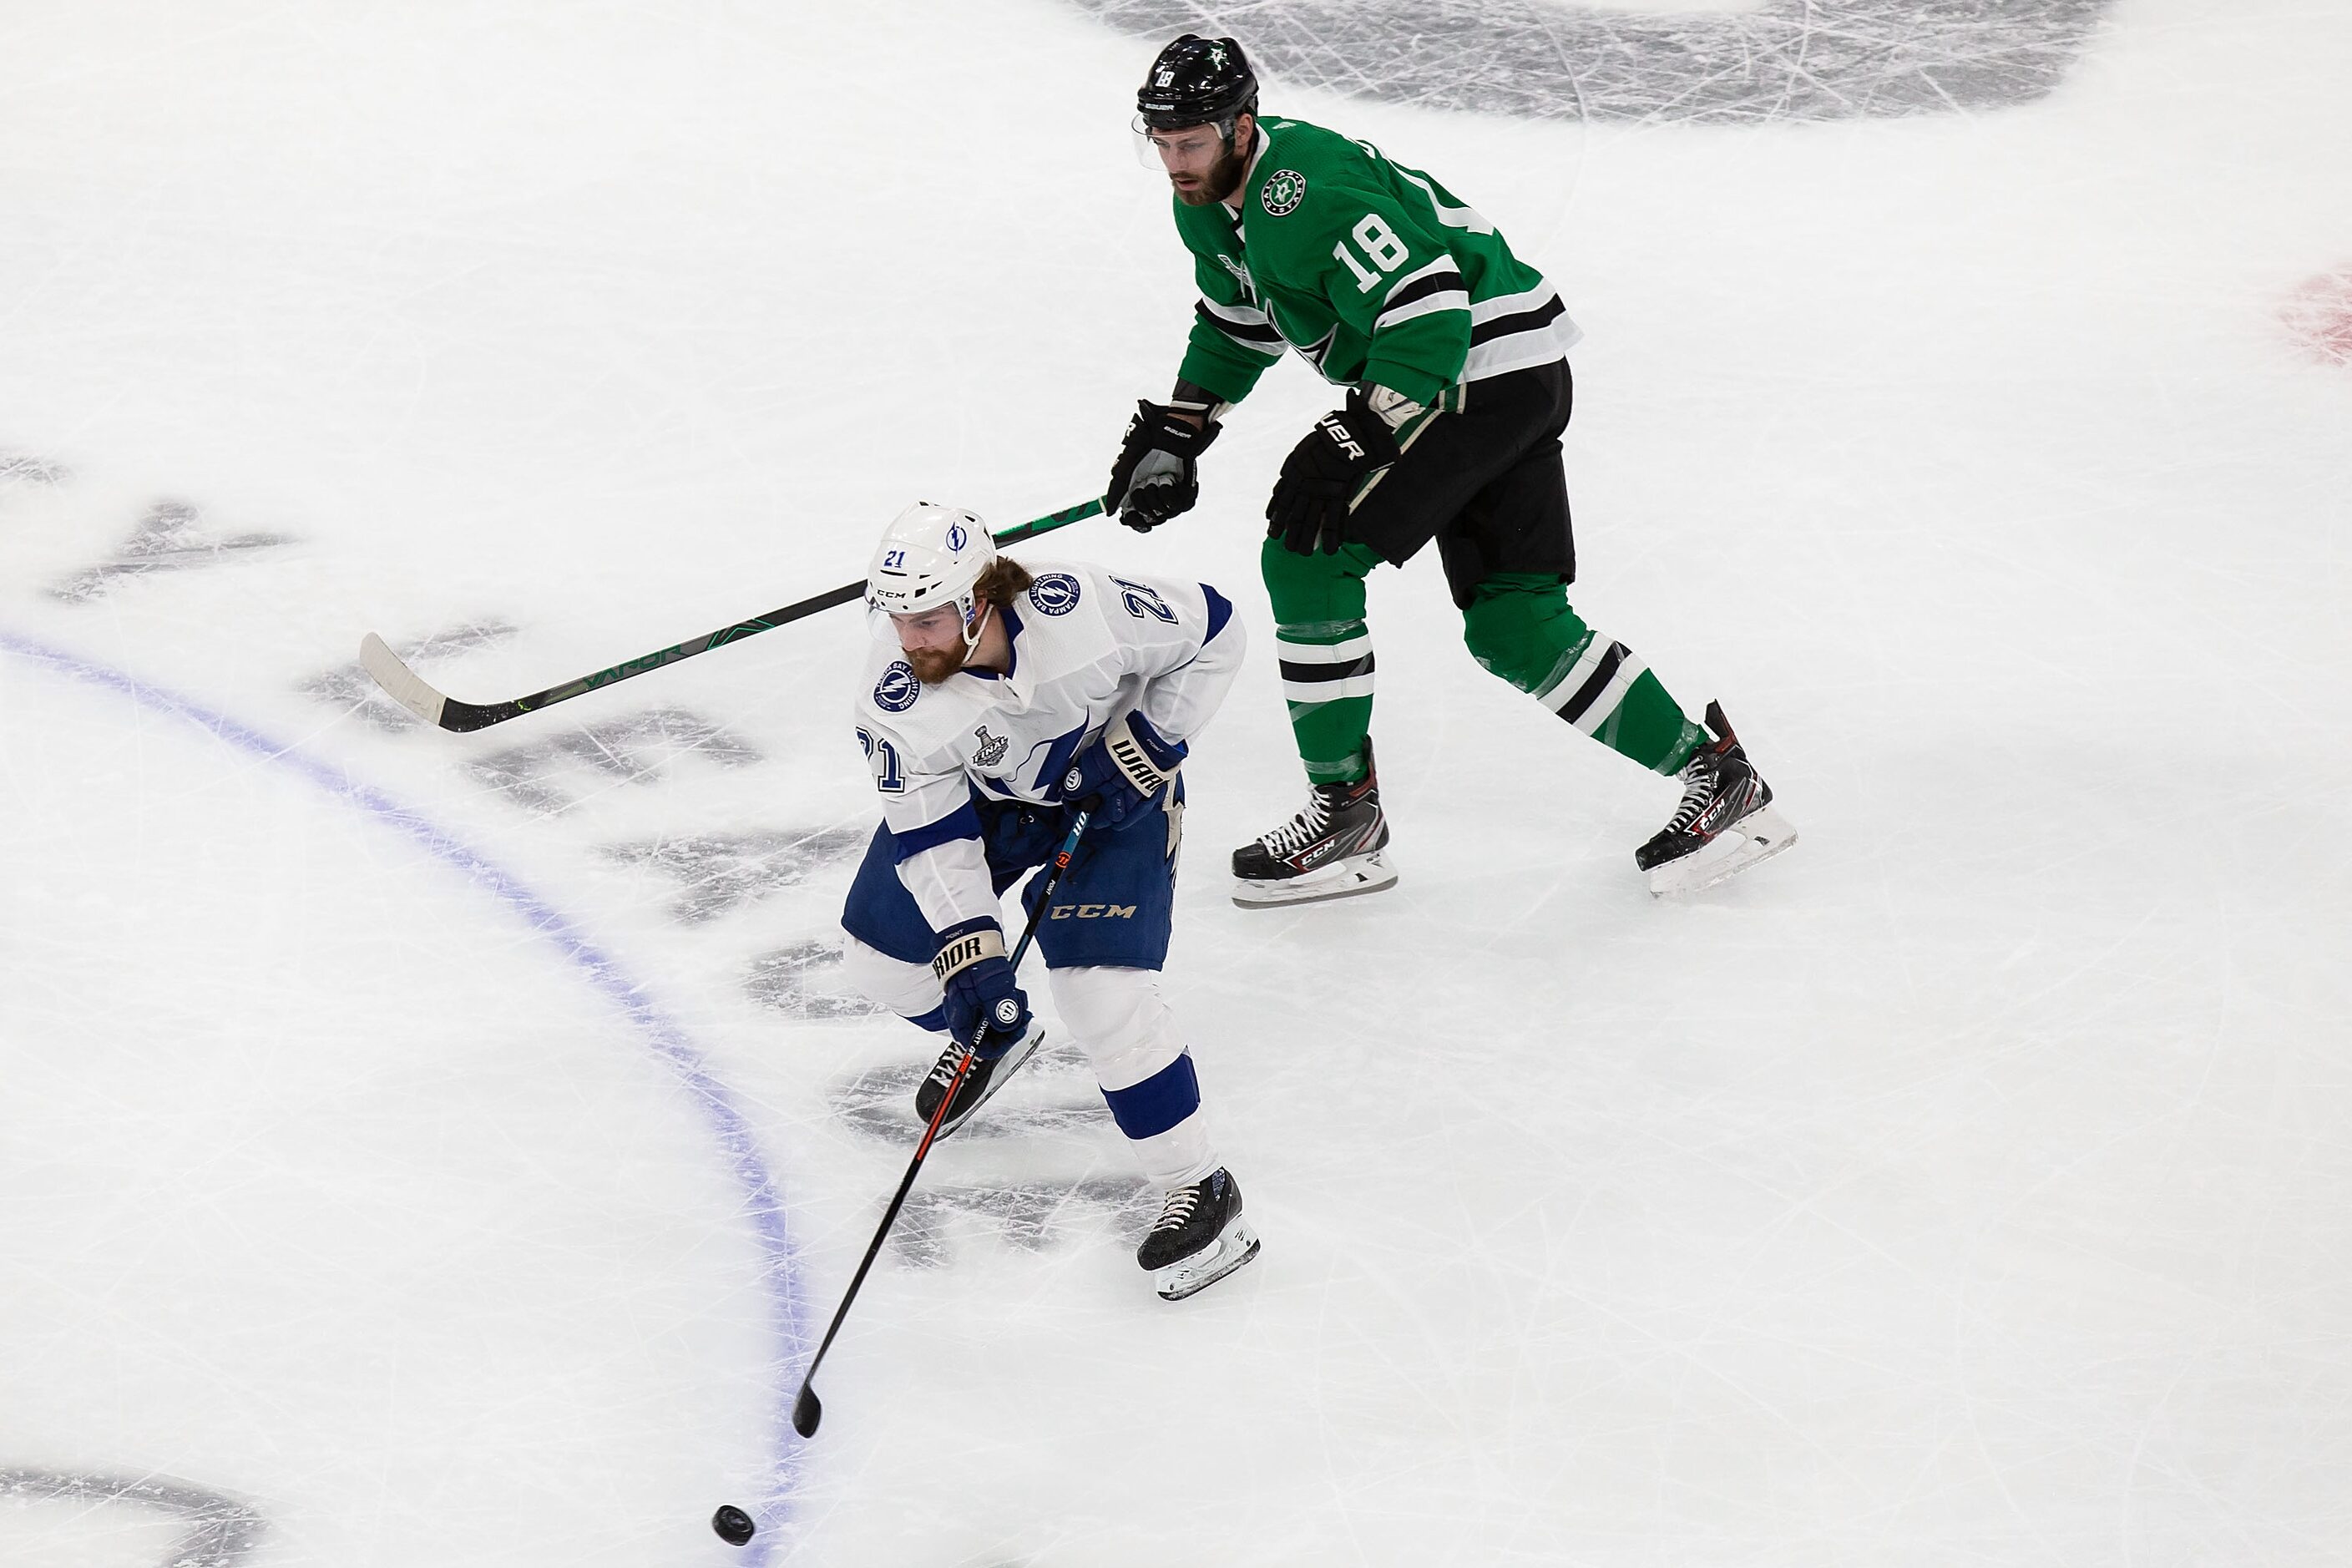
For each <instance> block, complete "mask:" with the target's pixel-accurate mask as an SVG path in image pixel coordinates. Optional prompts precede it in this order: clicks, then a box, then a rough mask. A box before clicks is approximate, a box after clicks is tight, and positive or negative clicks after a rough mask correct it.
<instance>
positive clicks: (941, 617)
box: [890, 605, 988, 686]
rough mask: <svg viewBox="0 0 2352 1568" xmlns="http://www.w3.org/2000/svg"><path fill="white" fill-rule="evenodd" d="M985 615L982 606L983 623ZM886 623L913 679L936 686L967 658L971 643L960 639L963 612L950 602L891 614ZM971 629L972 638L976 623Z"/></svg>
mask: <svg viewBox="0 0 2352 1568" xmlns="http://www.w3.org/2000/svg"><path fill="white" fill-rule="evenodd" d="M987 615H988V612H987V611H986V610H985V609H983V610H982V611H981V620H982V624H983V625H984V624H986V620H987ZM890 624H891V626H892V627H893V628H894V629H895V630H896V631H897V632H898V651H899V652H900V653H902V654H904V655H905V656H906V658H907V664H908V668H911V669H913V670H914V672H915V679H918V680H919V681H921V682H922V683H923V684H924V685H926V686H937V685H938V684H939V683H940V682H941V681H942V680H945V679H947V678H948V677H949V676H950V675H953V674H954V673H955V672H956V671H957V670H960V669H961V668H963V667H964V665H965V664H966V663H967V662H969V661H970V659H971V651H972V648H971V645H968V644H966V642H965V641H964V624H963V612H962V611H961V610H960V609H958V608H957V607H956V606H955V605H940V607H939V608H938V609H936V610H926V611H924V612H923V613H922V614H921V615H919V616H891V617H890ZM973 631H974V636H975V638H976V637H977V634H978V627H974V628H973Z"/></svg>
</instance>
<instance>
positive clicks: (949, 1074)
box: [931, 1046, 963, 1089]
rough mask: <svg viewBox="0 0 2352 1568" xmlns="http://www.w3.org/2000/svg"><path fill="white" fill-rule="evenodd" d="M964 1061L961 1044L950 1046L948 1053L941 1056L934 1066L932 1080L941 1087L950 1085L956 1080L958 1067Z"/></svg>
mask: <svg viewBox="0 0 2352 1568" xmlns="http://www.w3.org/2000/svg"><path fill="white" fill-rule="evenodd" d="M962 1063H963V1047H961V1046H950V1047H948V1051H947V1055H945V1056H943V1057H941V1058H940V1059H939V1061H938V1062H937V1063H936V1064H935V1065H934V1066H933V1067H932V1068H931V1081H932V1082H933V1083H935V1084H938V1085H939V1086H940V1088H941V1089H945V1088H947V1086H948V1085H950V1084H951V1083H953V1082H955V1075H956V1068H958V1067H960V1066H961V1065H962Z"/></svg>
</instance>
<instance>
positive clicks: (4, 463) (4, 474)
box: [0, 451, 73, 489]
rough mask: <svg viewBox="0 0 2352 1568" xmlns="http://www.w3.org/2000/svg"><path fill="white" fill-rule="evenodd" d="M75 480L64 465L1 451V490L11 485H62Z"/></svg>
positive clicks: (24, 454)
mask: <svg viewBox="0 0 2352 1568" xmlns="http://www.w3.org/2000/svg"><path fill="white" fill-rule="evenodd" d="M71 478H73V470H72V469H71V468H67V467H66V466H65V465H64V464H63V463H54V462H51V461H50V460H49V459H48V458H36V457H31V456H29V455H27V454H26V453H23V452H8V451H0V489H5V488H6V487H8V486H10V485H61V484H63V483H65V482H66V481H67V480H68V479H71Z"/></svg>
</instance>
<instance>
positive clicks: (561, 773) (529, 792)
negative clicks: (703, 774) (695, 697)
mask: <svg viewBox="0 0 2352 1568" xmlns="http://www.w3.org/2000/svg"><path fill="white" fill-rule="evenodd" d="M688 758H692V759H695V760H697V761H699V762H703V763H711V764H714V765H716V766H718V767H722V768H741V767H749V766H751V764H752V763H757V762H759V761H760V760H761V752H760V750H759V748H758V747H756V746H754V745H753V744H752V743H751V742H750V741H747V740H745V739H744V738H743V737H742V736H740V735H738V734H735V733H734V732H733V731H730V730H728V729H726V728H725V727H724V726H722V725H720V724H719V723H717V722H715V721H711V720H709V719H705V718H703V717H701V716H700V715H699V714H696V713H692V712H689V711H688V710H685V709H683V708H648V709H646V710H644V711H643V712H639V713H629V714H624V715H623V716H621V717H620V718H617V719H604V720H599V721H596V722H594V723H591V724H583V725H582V726H580V727H579V728H578V729H575V730H572V731H566V732H565V733H563V734H560V735H552V736H550V737H548V738H547V739H545V740H540V741H531V742H526V743H525V744H523V745H520V746H509V747H508V748H507V749H506V750H504V751H500V752H491V753H490V754H489V755H488V756H483V757H468V758H467V759H466V761H465V762H463V763H460V764H459V766H461V767H462V768H464V770H465V771H466V772H467V773H468V774H470V775H471V776H472V777H473V779H474V781H475V782H476V783H477V784H481V785H482V786H483V787H484V788H485V789H488V790H489V791H490V792H491V793H492V794H494V795H504V796H505V797H506V798H507V799H509V801H511V802H512V803H513V804H515V805H520V806H521V807H523V808H524V809H525V810H527V811H530V812H533V813H535V814H537V815H540V816H559V815H561V814H562V813H563V812H566V811H569V810H571V809H572V807H573V806H575V805H579V804H580V802H581V801H583V800H584V799H586V798H587V797H588V796H589V795H593V794H596V793H600V792H601V791H603V790H604V789H606V788H609V787H610V786H612V785H614V784H656V783H658V782H660V781H661V779H662V778H663V777H664V776H665V775H666V773H667V771H668V769H669V767H670V764H671V763H676V762H678V761H681V760H685V759H688Z"/></svg>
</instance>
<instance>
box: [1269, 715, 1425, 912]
mask: <svg viewBox="0 0 2352 1568" xmlns="http://www.w3.org/2000/svg"><path fill="white" fill-rule="evenodd" d="M1388 847H1389V821H1388V818H1387V817H1386V816H1382V815H1381V775H1380V773H1379V771H1378V770H1377V769H1375V768H1374V767H1373V766H1372V743H1371V742H1370V741H1369V740H1368V741H1366V742H1364V776H1363V777H1362V778H1361V779H1360V780H1359V781H1358V782H1357V783H1355V784H1317V785H1315V786H1314V787H1313V788H1312V789H1311V790H1309V791H1308V793H1307V805H1306V807H1305V809H1303V810H1301V811H1300V812H1299V814H1298V815H1297V816H1294V817H1292V818H1291V819H1290V820H1289V821H1288V822H1286V823H1284V824H1283V825H1282V826H1279V827H1277V828H1276V829H1275V830H1274V831H1273V832H1271V833H1269V834H1267V835H1266V836H1265V837H1263V838H1260V839H1259V840H1258V841H1257V842H1256V843H1255V844H1244V845H1243V846H1242V847H1240V848H1238V849H1236V850H1234V902H1235V903H1237V904H1239V905H1240V906H1241V907H1242V908H1244V909H1245V910H1251V909H1264V908H1266V907H1267V906H1269V905H1274V904H1311V903H1315V902H1317V901H1318V900H1323V899H1345V898H1351V897H1353V896H1354V895H1356V894H1358V893H1377V892H1379V891H1380V890H1381V889H1382V888H1389V887H1393V886H1395V885H1396V872H1395V871H1393V870H1391V868H1390V867H1389V857H1388Z"/></svg>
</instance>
